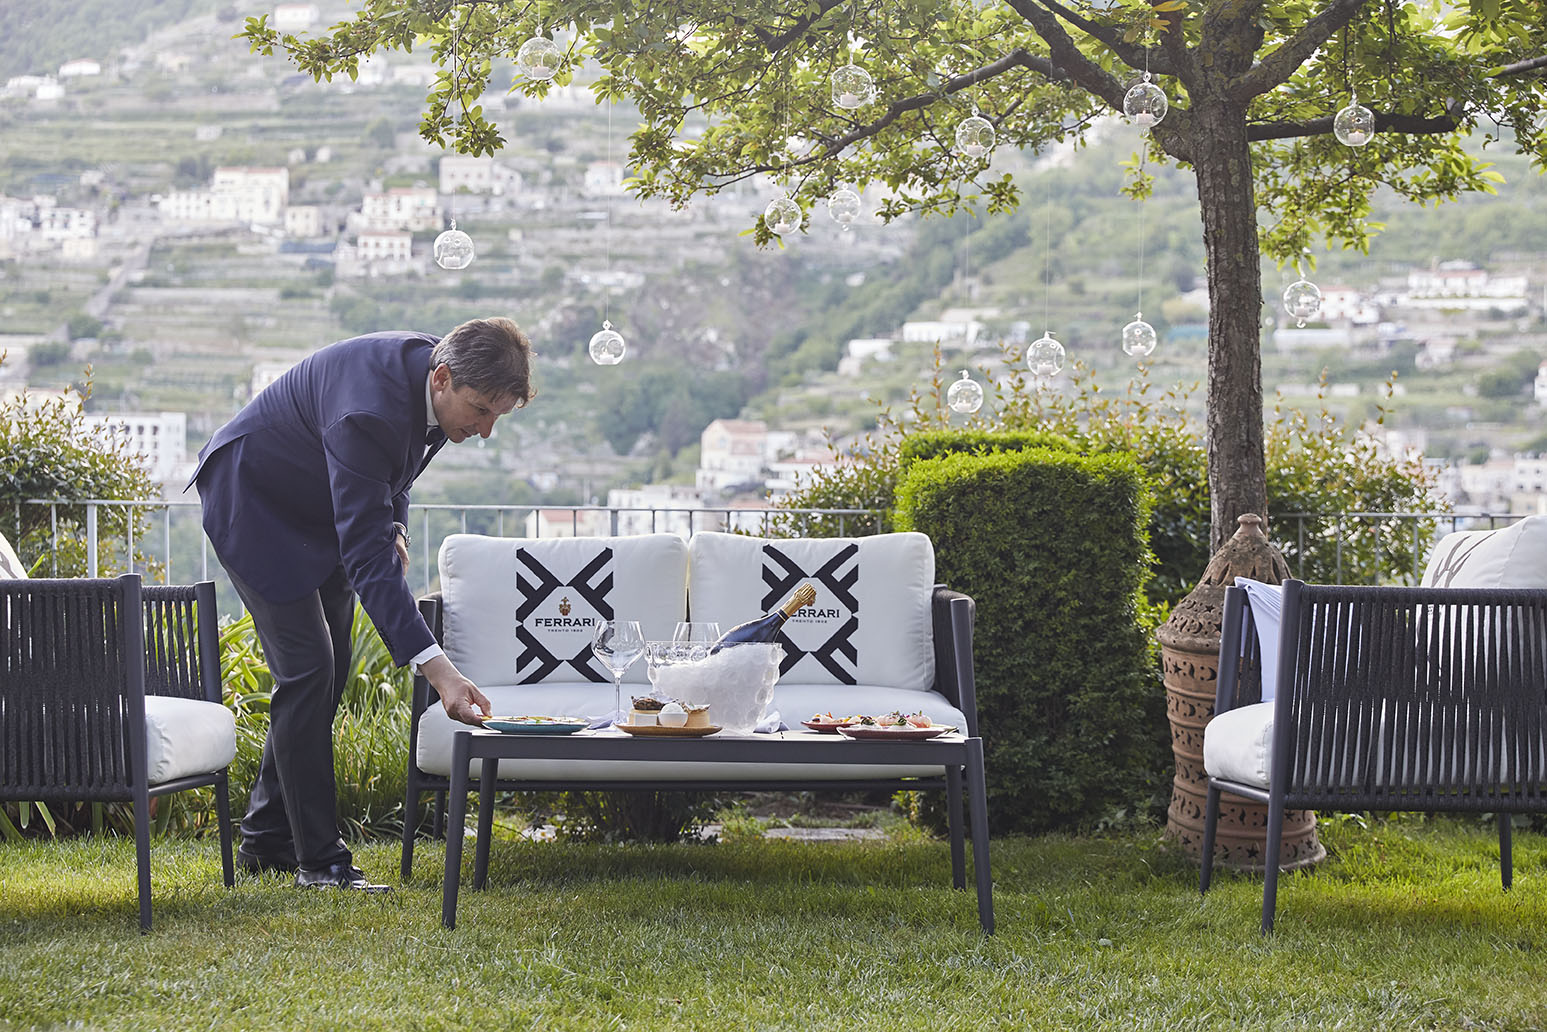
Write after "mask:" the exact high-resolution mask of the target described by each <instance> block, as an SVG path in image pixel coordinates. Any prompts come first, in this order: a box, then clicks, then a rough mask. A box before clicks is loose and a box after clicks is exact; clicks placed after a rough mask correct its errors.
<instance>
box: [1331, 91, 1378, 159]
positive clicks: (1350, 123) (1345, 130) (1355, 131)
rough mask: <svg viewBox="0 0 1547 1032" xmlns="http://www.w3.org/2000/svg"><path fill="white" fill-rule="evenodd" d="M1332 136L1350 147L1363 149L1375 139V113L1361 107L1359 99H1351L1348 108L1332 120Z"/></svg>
mask: <svg viewBox="0 0 1547 1032" xmlns="http://www.w3.org/2000/svg"><path fill="white" fill-rule="evenodd" d="M1332 135H1333V136H1336V137H1337V138H1338V141H1339V142H1340V143H1346V144H1348V145H1349V146H1350V147H1363V146H1364V145H1365V144H1367V143H1369V142H1370V141H1371V140H1372V139H1374V138H1375V112H1373V111H1371V110H1370V109H1369V108H1367V107H1361V106H1360V105H1359V98H1358V97H1350V98H1349V104H1348V106H1347V107H1346V108H1344V109H1343V110H1341V111H1339V112H1338V113H1337V115H1336V116H1335V117H1334V118H1333V119H1332Z"/></svg>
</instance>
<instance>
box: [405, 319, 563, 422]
mask: <svg viewBox="0 0 1547 1032" xmlns="http://www.w3.org/2000/svg"><path fill="white" fill-rule="evenodd" d="M440 365H445V366H446V367H447V368H448V369H449V370H450V371H451V384H452V386H453V387H466V388H467V389H469V390H472V391H476V392H478V393H479V394H482V395H483V396H484V397H486V398H489V399H490V400H493V401H499V400H504V399H508V400H510V401H513V402H515V406H516V408H521V407H522V406H523V405H525V404H526V403H527V402H528V401H531V400H532V398H533V397H534V396H535V395H536V394H537V390H536V389H535V388H534V387H533V386H532V342H531V341H530V340H529V339H527V335H526V334H525V333H524V332H522V330H521V327H519V326H517V325H516V324H515V323H514V322H512V321H511V320H509V319H505V318H495V319H469V320H468V321H467V322H465V323H463V324H462V325H461V326H458V327H457V328H456V329H454V330H452V331H451V332H450V333H448V334H446V335H445V336H444V337H442V338H441V339H440V342H439V343H437V344H436V345H435V349H434V350H433V351H431V352H430V368H431V369H434V368H436V367H438V366H440Z"/></svg>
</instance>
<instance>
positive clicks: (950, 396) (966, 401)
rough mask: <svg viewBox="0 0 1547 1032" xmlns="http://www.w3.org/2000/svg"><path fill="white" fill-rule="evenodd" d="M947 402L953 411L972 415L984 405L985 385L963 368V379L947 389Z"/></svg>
mask: <svg viewBox="0 0 1547 1032" xmlns="http://www.w3.org/2000/svg"><path fill="white" fill-rule="evenodd" d="M945 403H946V404H947V405H949V406H951V411H952V412H960V413H962V414H963V415H971V414H972V413H974V412H976V411H977V410H978V409H980V408H982V407H983V386H982V384H980V383H978V381H976V380H974V379H973V378H972V374H971V373H969V372H968V371H967V370H965V369H963V370H962V375H961V379H960V380H957V381H956V382H955V383H953V384H951V386H950V387H948V388H947V389H946V392H945Z"/></svg>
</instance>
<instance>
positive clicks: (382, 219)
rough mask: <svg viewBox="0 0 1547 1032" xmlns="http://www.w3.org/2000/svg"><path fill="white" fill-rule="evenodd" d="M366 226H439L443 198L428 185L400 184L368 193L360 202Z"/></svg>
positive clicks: (430, 227)
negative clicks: (441, 199) (382, 190)
mask: <svg viewBox="0 0 1547 1032" xmlns="http://www.w3.org/2000/svg"><path fill="white" fill-rule="evenodd" d="M360 216H361V218H362V220H363V221H364V223H365V226H366V228H367V229H371V230H384V229H406V230H409V231H410V232H412V231H414V230H427V229H438V228H440V198H439V197H438V196H437V195H436V192H435V190H434V189H433V188H431V187H428V186H400V187H394V188H392V189H390V190H386V191H384V192H380V193H368V194H366V195H365V197H364V199H363V200H362V201H361V202H360Z"/></svg>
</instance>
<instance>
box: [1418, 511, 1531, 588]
mask: <svg viewBox="0 0 1547 1032" xmlns="http://www.w3.org/2000/svg"><path fill="white" fill-rule="evenodd" d="M1423 586H1424V587H1426V588H1547V516H1527V517H1526V518H1525V519H1523V520H1519V521H1517V522H1515V523H1512V524H1510V525H1509V526H1507V527H1500V528H1499V529H1497V530H1462V531H1457V532H1456V533H1454V534H1446V535H1445V536H1444V537H1443V538H1441V539H1440V543H1439V544H1437V545H1435V546H1434V551H1433V553H1432V554H1431V555H1430V556H1429V565H1428V567H1427V568H1426V569H1425V570H1424V573H1423Z"/></svg>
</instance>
